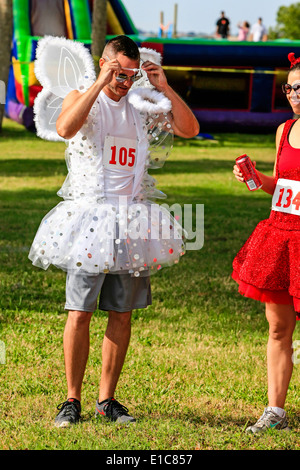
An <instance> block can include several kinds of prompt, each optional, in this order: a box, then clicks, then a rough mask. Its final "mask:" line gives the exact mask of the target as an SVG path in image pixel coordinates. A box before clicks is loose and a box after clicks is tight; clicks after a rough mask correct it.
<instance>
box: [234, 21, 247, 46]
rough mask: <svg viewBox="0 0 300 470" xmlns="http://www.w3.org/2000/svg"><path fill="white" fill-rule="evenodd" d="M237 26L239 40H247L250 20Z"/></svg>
mask: <svg viewBox="0 0 300 470" xmlns="http://www.w3.org/2000/svg"><path fill="white" fill-rule="evenodd" d="M237 26H238V28H239V34H238V41H247V39H248V34H249V29H250V24H249V23H248V21H244V22H243V23H239V24H238V25H237Z"/></svg>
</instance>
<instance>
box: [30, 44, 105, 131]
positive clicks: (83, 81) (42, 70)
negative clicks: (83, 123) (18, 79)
mask: <svg viewBox="0 0 300 470" xmlns="http://www.w3.org/2000/svg"><path fill="white" fill-rule="evenodd" d="M35 75H36V77H37V79H38V80H39V82H40V83H41V85H42V87H43V89H42V91H41V92H40V93H39V94H38V96H37V98H36V99H35V102H34V115H35V123H36V129H37V135H38V136H39V137H41V138H43V139H47V140H64V139H62V138H61V137H60V136H59V135H58V134H57V132H56V127H55V123H56V120H57V118H58V116H59V114H60V111H61V107H62V103H63V100H64V98H65V97H66V96H67V95H68V94H69V93H70V92H71V91H73V90H79V91H85V90H87V89H88V88H89V87H90V86H91V85H92V83H93V82H94V81H95V79H96V74H95V70H94V64H93V59H92V57H91V55H90V53H89V51H88V50H87V48H86V47H85V46H84V45H83V44H82V43H80V42H75V41H71V40H70V39H65V38H58V37H52V36H45V37H44V38H42V39H40V40H39V42H38V46H37V51H36V60H35Z"/></svg>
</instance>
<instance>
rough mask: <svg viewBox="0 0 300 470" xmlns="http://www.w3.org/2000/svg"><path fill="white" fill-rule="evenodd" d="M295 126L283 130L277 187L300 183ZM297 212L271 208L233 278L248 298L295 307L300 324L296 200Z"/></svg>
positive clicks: (299, 243) (237, 259)
mask: <svg viewBox="0 0 300 470" xmlns="http://www.w3.org/2000/svg"><path fill="white" fill-rule="evenodd" d="M295 122H296V120H289V121H287V122H286V124H285V126H284V130H283V134H282V138H281V142H280V146H279V150H278V155H277V163H276V184H277V182H278V180H279V179H280V181H283V180H284V181H285V180H293V181H297V182H298V181H300V149H296V148H293V147H291V145H290V144H289V133H290V130H291V127H292V126H293V125H294V123H295ZM292 185H293V182H292ZM296 185H297V183H296ZM291 191H292V190H291ZM274 194H275V193H274ZM289 194H290V193H288V194H287V196H289ZM296 197H300V193H298V194H297V196H296ZM273 200H274V198H273ZM278 201H279V199H278ZM286 201H287V199H284V200H282V202H281V200H280V201H279V202H280V203H281V204H277V205H279V206H280V205H286V206H287V205H288V203H287V202H286ZM284 203H285V204H284ZM294 204H295V202H294ZM273 207H274V204H273ZM296 208H297V209H298V210H299V215H295V214H294V213H293V214H292V213H287V212H280V210H281V209H280V210H279V209H276V210H273V208H272V210H271V213H270V217H269V218H268V219H266V220H262V221H261V222H259V224H258V225H257V226H256V228H255V230H254V231H253V233H252V234H251V236H250V237H249V238H248V240H247V241H246V243H245V244H244V246H243V247H242V248H241V249H240V251H239V252H238V254H237V256H236V257H235V259H234V261H233V273H232V277H233V279H234V280H235V281H236V282H237V283H238V284H239V292H240V293H241V294H242V295H244V296H245V297H249V298H252V299H255V300H259V301H261V302H270V303H276V304H285V305H286V304H291V305H294V308H295V310H296V312H298V314H297V320H300V315H299V312H300V202H299V204H298V206H297V200H296ZM294 212H295V211H294Z"/></svg>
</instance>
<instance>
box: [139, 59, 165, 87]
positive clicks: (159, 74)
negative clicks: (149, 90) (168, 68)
mask: <svg viewBox="0 0 300 470" xmlns="http://www.w3.org/2000/svg"><path fill="white" fill-rule="evenodd" d="M142 69H143V70H145V72H146V73H147V76H148V79H149V82H150V83H151V85H153V86H154V87H155V88H156V89H157V90H158V91H164V90H165V89H166V88H167V86H168V82H167V78H166V76H165V72H164V71H163V68H162V67H161V66H160V65H157V64H154V63H153V62H150V60H147V61H146V62H144V63H143V65H142Z"/></svg>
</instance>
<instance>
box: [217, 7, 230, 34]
mask: <svg viewBox="0 0 300 470" xmlns="http://www.w3.org/2000/svg"><path fill="white" fill-rule="evenodd" d="M229 31H230V21H229V20H228V18H226V17H225V12H224V11H221V18H219V19H218V21H217V30H216V35H217V36H218V37H221V38H223V39H227V37H228V35H229Z"/></svg>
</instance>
